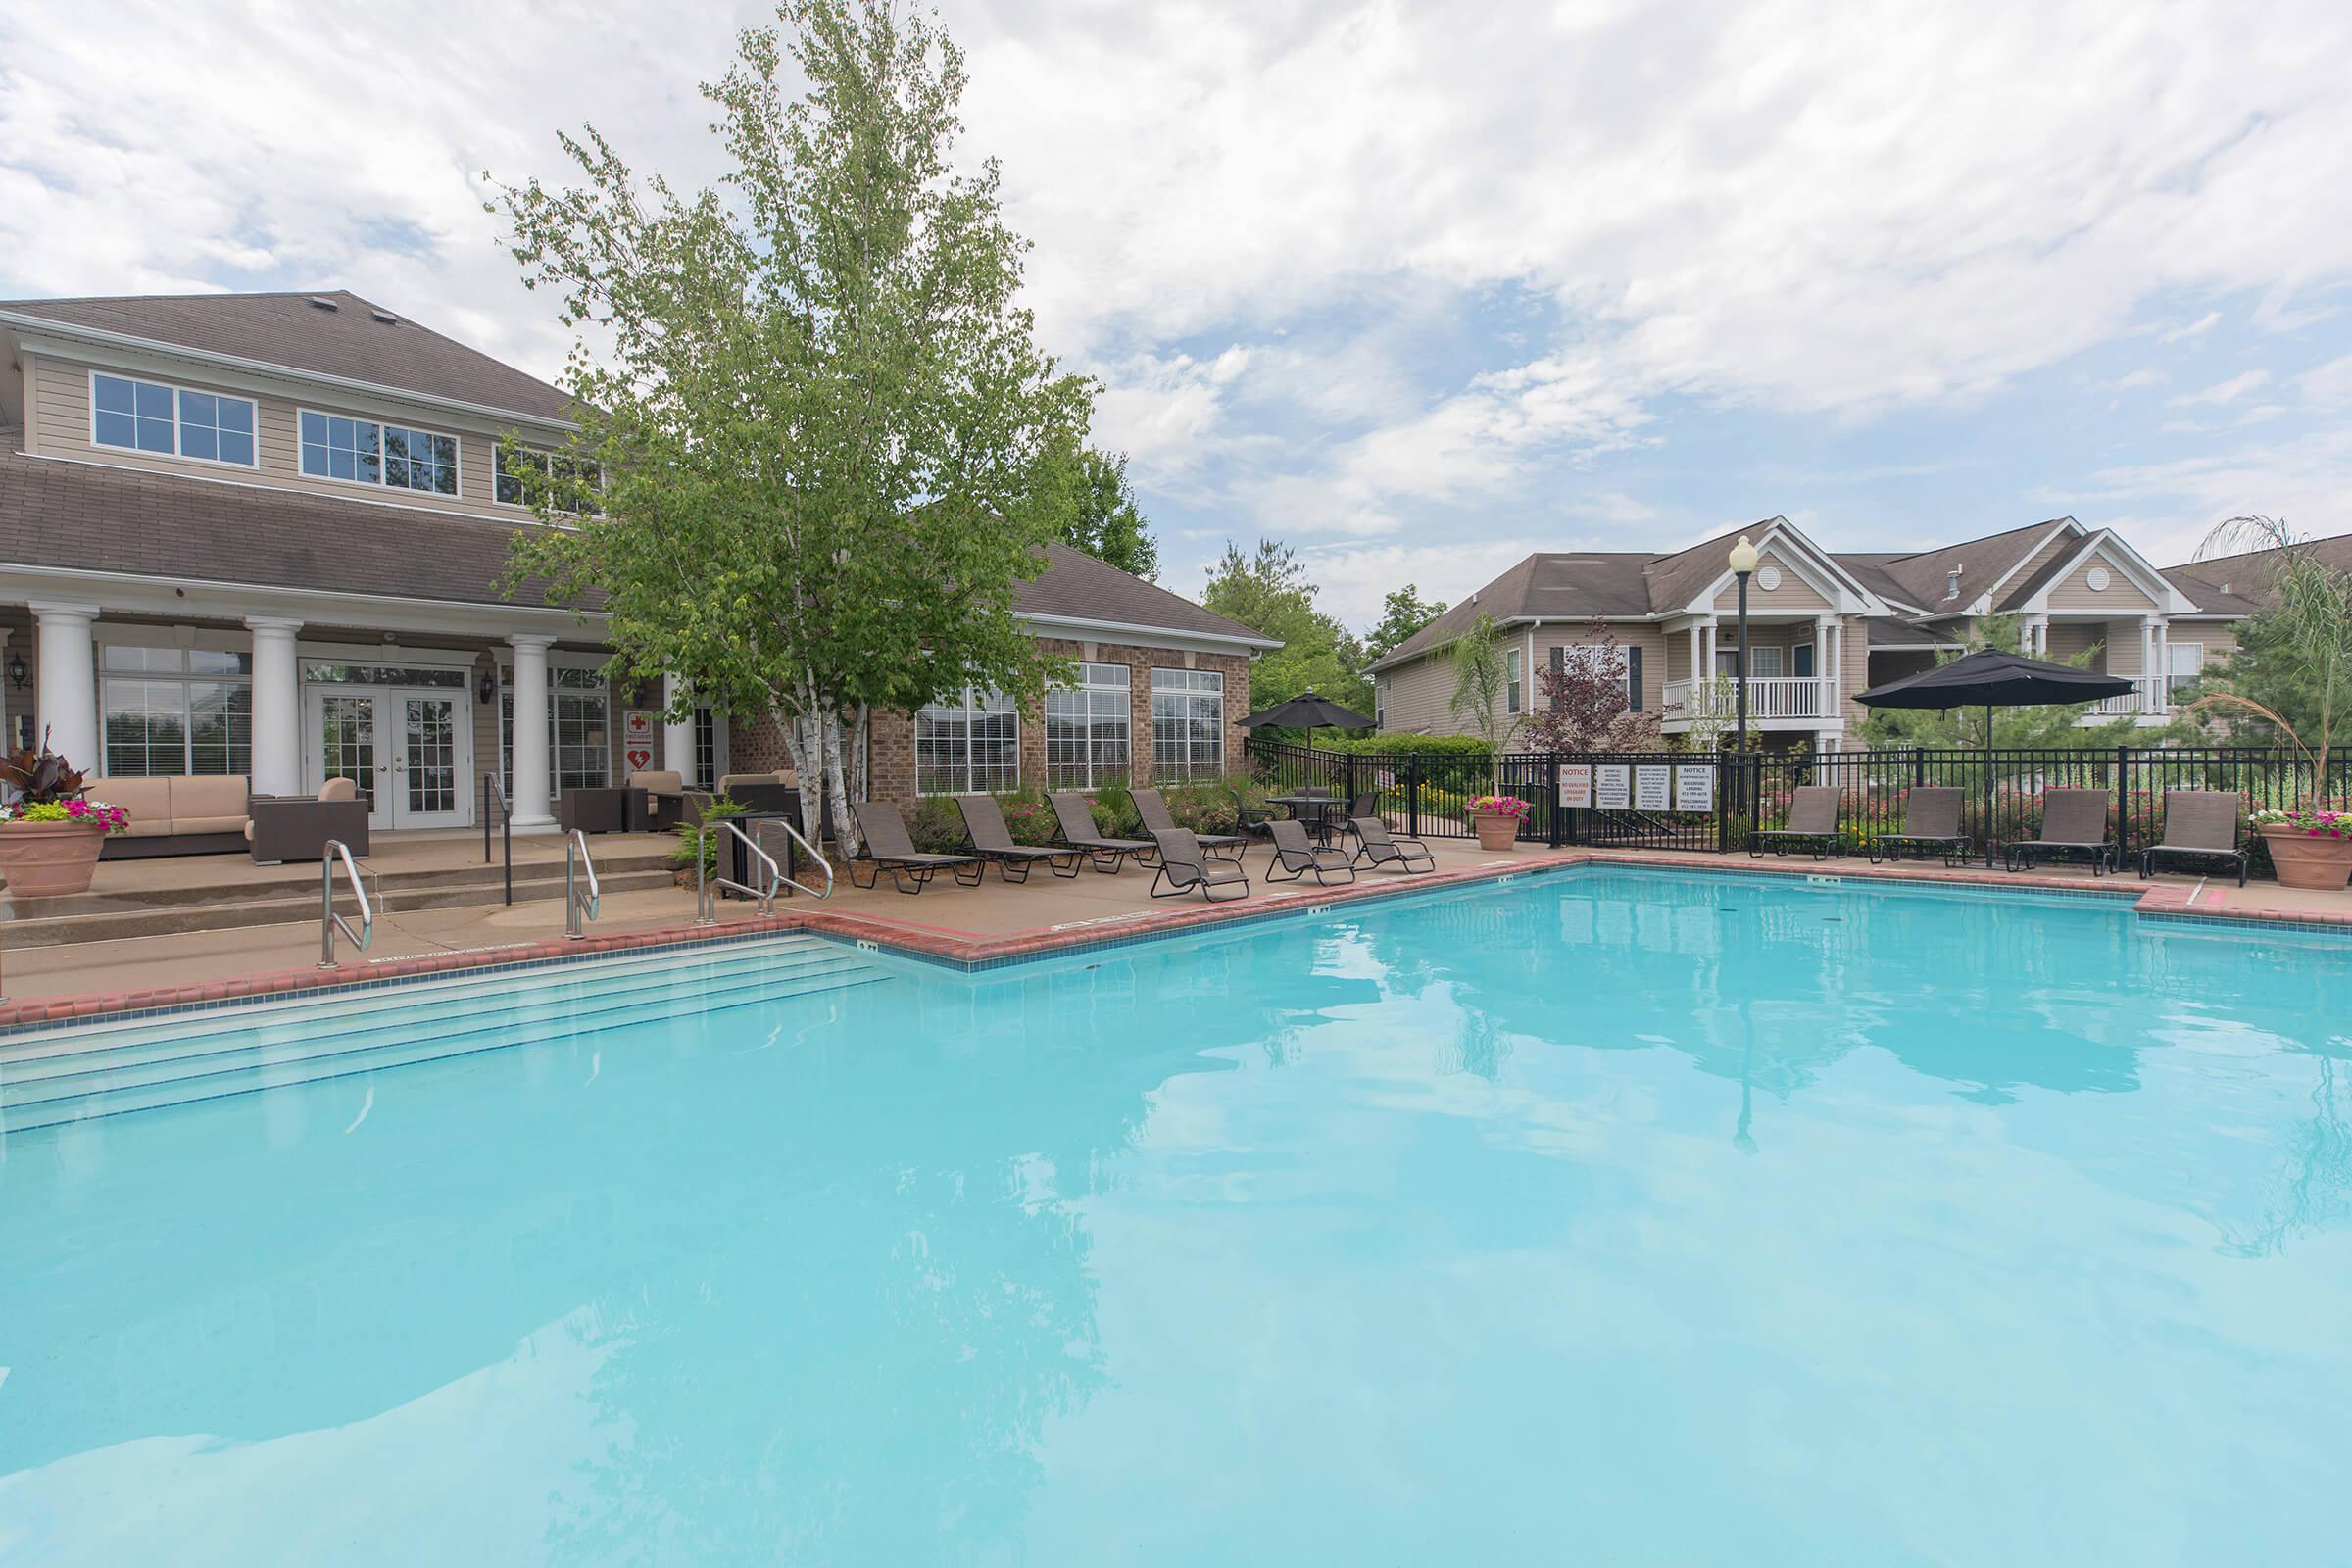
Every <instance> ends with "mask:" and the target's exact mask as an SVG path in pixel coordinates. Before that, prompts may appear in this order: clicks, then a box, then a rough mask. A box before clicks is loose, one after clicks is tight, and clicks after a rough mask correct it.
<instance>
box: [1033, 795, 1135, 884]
mask: <svg viewBox="0 0 2352 1568" xmlns="http://www.w3.org/2000/svg"><path fill="white" fill-rule="evenodd" d="M1049 799H1050V800H1052V802H1053V803H1054V822H1055V824H1056V825H1058V826H1059V827H1060V829H1061V844H1062V848H1064V849H1068V850H1079V851H1082V852H1084V853H1085V855H1086V858H1087V859H1088V860H1090V861H1092V862H1093V864H1094V867H1095V869H1096V870H1098V871H1102V872H1104V873H1106V874H1107V873H1111V872H1115V871H1117V870H1118V868H1119V867H1120V866H1121V865H1122V864H1124V863H1125V861H1126V859H1127V857H1129V856H1131V855H1133V856H1137V857H1150V856H1154V855H1157V854H1158V853H1159V852H1158V850H1157V849H1156V848H1155V847H1154V846H1153V845H1152V843H1151V842H1150V841H1149V840H1146V839H1114V838H1108V837H1105V836H1104V835H1103V833H1102V832H1101V831H1100V830H1099V829H1097V828H1096V826H1095V809H1094V808H1093V807H1092V806H1090V805H1089V804H1087V799H1086V796H1085V795H1084V794H1083V793H1082V792H1080V791H1078V790H1056V791H1055V792H1054V794H1053V795H1052V796H1050V797H1049Z"/></svg>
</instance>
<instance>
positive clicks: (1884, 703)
mask: <svg viewBox="0 0 2352 1568" xmlns="http://www.w3.org/2000/svg"><path fill="white" fill-rule="evenodd" d="M2131 689H2132V688H2131V682H2130V681H2128V680H2124V679H2122V678H2121V677H2119V676H2115V675H2094V674H2092V673H2091V672H2090V671H2089V670H2087V669H2077V668H2075V667H2074V665H2072V664H2053V663H2051V662H2049V661H2048V660H2046V659H2029V658H2027V657H2026V656H2025V655H2024V654H2005V653H2002V652H2000V651H1999V650H1997V649H1992V648H1983V649H1979V650H1978V651H1977V652H1975V653H1973V654H1964V655H1962V656H1961V657H1960V658H1958V659H1955V660H1953V661H1952V662H1950V663H1948V664H1937V665H1936V667H1935V668H1934V669H1929V670H1922V671H1921V672H1920V673H1919V674H1916V675H1906V676H1904V677H1903V678H1902V679H1901V680H1890V681H1888V682H1887V684H1886V685H1884V686H1873V687H1872V688H1871V689H1870V690H1868V691H1866V692H1861V693H1858V694H1856V696H1855V698H1854V701H1855V702H1857V703H1860V704H1861V705H1862V706H1863V707H1865V708H1926V709H1935V710H1937V711H1943V710H1948V709H1953V708H1977V707H1982V708H1983V709H1984V710H1985V864H1986V865H1990V864H1991V863H1992V711H1993V710H1994V709H1995V708H2057V707H2063V706H2065V705H2066V704H2069V703H2095V702H2097V701H2098V700H2099V699H2100V698H2102V697H2121V696H2123V695H2124V694H2125V693H2126V692H2129V691H2131Z"/></svg>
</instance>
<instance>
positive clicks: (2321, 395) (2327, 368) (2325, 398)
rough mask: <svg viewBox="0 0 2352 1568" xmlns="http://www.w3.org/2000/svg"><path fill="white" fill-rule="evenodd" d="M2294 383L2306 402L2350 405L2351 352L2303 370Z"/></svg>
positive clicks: (2323, 405)
mask: <svg viewBox="0 0 2352 1568" xmlns="http://www.w3.org/2000/svg"><path fill="white" fill-rule="evenodd" d="M2295 385H2296V387H2297V388H2298V389H2300V390H2301V392H2302V394H2303V396H2304V398H2305V399H2306V400H2307V401H2308V402H2310V403H2312V404H2314V405H2316V406H2318V407H2320V408H2323V409H2340V408H2344V407H2347V406H2352V354H2346V355H2343V356H2342V357H2340V358H2338V359H2333V360H2329V361H2328V362H2327V364H2325V365H2322V366H2319V367H2317V368H2313V369H2309V370H2306V371H2304V372H2303V373H2302V374H2301V375H2298V376H2296V377H2295Z"/></svg>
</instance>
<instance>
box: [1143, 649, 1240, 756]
mask: <svg viewBox="0 0 2352 1568" xmlns="http://www.w3.org/2000/svg"><path fill="white" fill-rule="evenodd" d="M1224 771H1225V677H1224V676H1223V675H1221V674H1219V673H1218V672H1217V671H1215V670H1213V669H1155V670H1153V671H1152V777H1153V778H1213V777H1215V776H1216V775H1217V774H1219V773H1222V772H1224Z"/></svg>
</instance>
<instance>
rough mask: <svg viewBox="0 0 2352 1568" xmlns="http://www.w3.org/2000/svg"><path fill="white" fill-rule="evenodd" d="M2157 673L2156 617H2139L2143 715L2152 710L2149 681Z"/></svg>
mask: <svg viewBox="0 0 2352 1568" xmlns="http://www.w3.org/2000/svg"><path fill="white" fill-rule="evenodd" d="M2155 673H2156V617H2155V616H2153V615H2142V616H2140V617H2139V679H2140V687H2139V690H2140V694H2141V695H2140V711H2141V712H2143V713H2144V712H2147V711H2150V710H2149V708H2148V698H2147V695H2146V694H2147V692H2148V690H2149V687H2148V684H2147V680H2148V677H2149V676H2150V675H2153V674H2155Z"/></svg>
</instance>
